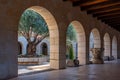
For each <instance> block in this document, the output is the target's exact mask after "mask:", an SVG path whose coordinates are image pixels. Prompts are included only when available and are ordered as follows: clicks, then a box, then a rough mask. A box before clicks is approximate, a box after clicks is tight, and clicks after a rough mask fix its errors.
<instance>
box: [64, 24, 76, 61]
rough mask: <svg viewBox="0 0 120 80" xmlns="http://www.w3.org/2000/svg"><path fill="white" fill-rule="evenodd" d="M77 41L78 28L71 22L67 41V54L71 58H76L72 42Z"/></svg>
mask: <svg viewBox="0 0 120 80" xmlns="http://www.w3.org/2000/svg"><path fill="white" fill-rule="evenodd" d="M76 41H77V34H76V30H75V28H74V27H73V25H72V24H70V25H69V27H68V30H67V39H66V43H67V54H66V55H68V56H69V59H70V60H73V59H74V51H73V45H72V42H76Z"/></svg>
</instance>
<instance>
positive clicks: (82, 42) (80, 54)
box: [66, 21, 86, 64]
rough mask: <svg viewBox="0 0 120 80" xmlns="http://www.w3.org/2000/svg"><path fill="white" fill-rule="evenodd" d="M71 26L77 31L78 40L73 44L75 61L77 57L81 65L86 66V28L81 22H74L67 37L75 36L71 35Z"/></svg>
mask: <svg viewBox="0 0 120 80" xmlns="http://www.w3.org/2000/svg"><path fill="white" fill-rule="evenodd" d="M70 26H72V27H73V29H74V30H75V34H76V39H77V40H76V41H75V42H74V41H73V42H72V46H73V51H74V59H75V58H76V57H77V58H78V60H79V62H80V64H86V37H85V31H84V28H83V26H82V25H81V23H80V22H79V21H72V22H71V23H70V25H69V26H68V31H67V35H70V36H72V35H73V36H75V35H74V34H71V33H69V27H70ZM70 30H71V29H70ZM67 37H68V36H67ZM66 40H67V39H66ZM66 43H67V42H66Z"/></svg>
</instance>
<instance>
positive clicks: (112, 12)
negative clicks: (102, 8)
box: [93, 10, 120, 17]
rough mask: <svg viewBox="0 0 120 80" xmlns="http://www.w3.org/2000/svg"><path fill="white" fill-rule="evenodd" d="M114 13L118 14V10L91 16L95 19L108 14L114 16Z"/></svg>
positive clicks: (119, 11)
mask: <svg viewBox="0 0 120 80" xmlns="http://www.w3.org/2000/svg"><path fill="white" fill-rule="evenodd" d="M116 13H120V10H116V11H111V12H104V13H97V14H93V16H94V17H96V16H102V15H108V14H116Z"/></svg>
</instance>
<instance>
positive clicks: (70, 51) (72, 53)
mask: <svg viewBox="0 0 120 80" xmlns="http://www.w3.org/2000/svg"><path fill="white" fill-rule="evenodd" d="M69 59H70V60H73V59H74V51H73V47H72V45H71V47H70V48H69Z"/></svg>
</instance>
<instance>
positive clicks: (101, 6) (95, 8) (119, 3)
mask: <svg viewBox="0 0 120 80" xmlns="http://www.w3.org/2000/svg"><path fill="white" fill-rule="evenodd" d="M116 5H120V2H116V3H110V4H105V5H99V6H96V7H88V8H86V9H85V10H88V11H90V10H98V9H103V8H108V7H111V6H112V7H113V6H116Z"/></svg>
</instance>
